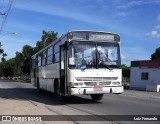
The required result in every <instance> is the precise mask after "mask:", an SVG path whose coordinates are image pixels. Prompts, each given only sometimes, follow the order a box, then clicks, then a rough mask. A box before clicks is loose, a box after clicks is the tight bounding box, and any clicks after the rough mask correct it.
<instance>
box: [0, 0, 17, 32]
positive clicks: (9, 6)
mask: <svg viewBox="0 0 160 124" xmlns="http://www.w3.org/2000/svg"><path fill="white" fill-rule="evenodd" d="M15 2H16V0H9V1H8V4H7V6H6V10H5V12H4V13H2V14H3V15H4V18H3V20H2V24H1V27H0V34H1V32H2V30H3V28H4V25H5V23H6V20H7V18H8V16H9V13H11V11H12V9H13V7H14V4H15Z"/></svg>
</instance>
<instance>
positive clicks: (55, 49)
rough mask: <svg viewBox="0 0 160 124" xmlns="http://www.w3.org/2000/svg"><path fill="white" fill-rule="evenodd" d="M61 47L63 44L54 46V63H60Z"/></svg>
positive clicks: (59, 43)
mask: <svg viewBox="0 0 160 124" xmlns="http://www.w3.org/2000/svg"><path fill="white" fill-rule="evenodd" d="M60 45H61V42H60V41H59V42H57V43H56V45H55V46H54V62H59V55H60V54H59V46H60Z"/></svg>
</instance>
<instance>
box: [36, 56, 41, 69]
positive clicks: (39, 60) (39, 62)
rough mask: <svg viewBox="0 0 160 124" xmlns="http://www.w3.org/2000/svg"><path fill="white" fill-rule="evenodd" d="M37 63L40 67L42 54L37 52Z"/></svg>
mask: <svg viewBox="0 0 160 124" xmlns="http://www.w3.org/2000/svg"><path fill="white" fill-rule="evenodd" d="M37 64H38V67H40V66H41V65H42V56H41V54H39V55H38V57H37Z"/></svg>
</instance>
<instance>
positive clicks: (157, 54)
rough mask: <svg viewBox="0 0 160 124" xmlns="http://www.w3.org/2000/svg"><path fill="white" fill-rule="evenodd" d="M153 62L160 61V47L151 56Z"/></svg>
mask: <svg viewBox="0 0 160 124" xmlns="http://www.w3.org/2000/svg"><path fill="white" fill-rule="evenodd" d="M151 60H160V47H159V48H157V49H156V50H155V52H154V53H153V54H152V55H151Z"/></svg>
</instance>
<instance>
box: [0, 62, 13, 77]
mask: <svg viewBox="0 0 160 124" xmlns="http://www.w3.org/2000/svg"><path fill="white" fill-rule="evenodd" d="M13 61H14V60H13V59H10V60H8V61H3V62H1V63H0V75H1V76H5V77H8V76H10V77H12V76H13V75H14V64H13Z"/></svg>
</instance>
